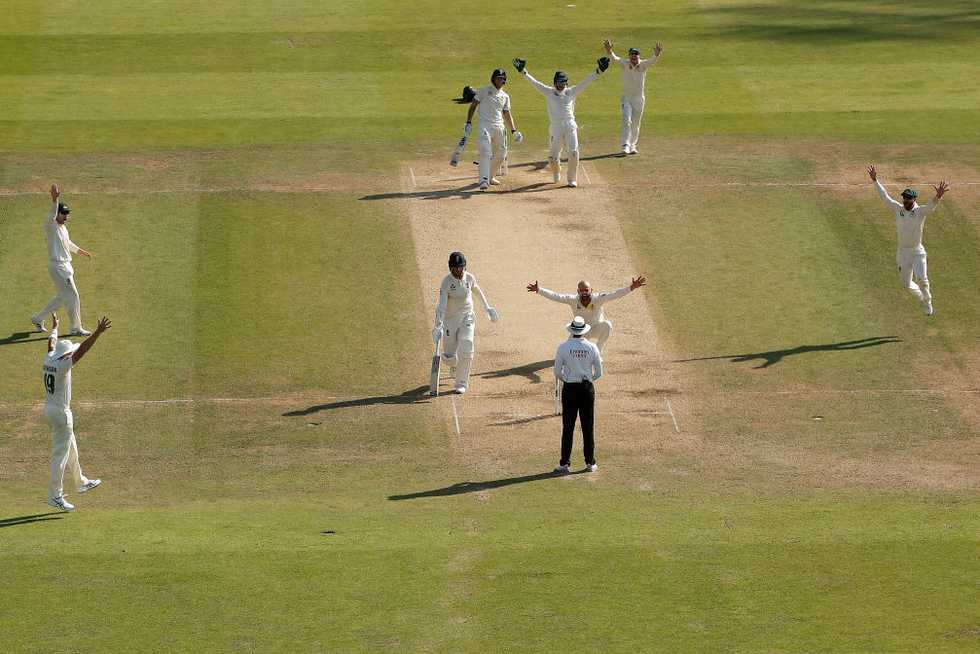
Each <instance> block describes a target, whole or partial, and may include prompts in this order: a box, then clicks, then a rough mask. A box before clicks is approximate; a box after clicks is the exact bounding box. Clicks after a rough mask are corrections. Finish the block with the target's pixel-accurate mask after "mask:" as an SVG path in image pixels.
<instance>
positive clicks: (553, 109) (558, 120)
mask: <svg viewBox="0 0 980 654" xmlns="http://www.w3.org/2000/svg"><path fill="white" fill-rule="evenodd" d="M523 75H524V77H525V78H526V79H527V81H528V82H530V83H531V86H532V87H533V88H534V89H535V90H536V91H537V92H538V93H540V94H541V95H543V96H544V99H545V100H547V102H548V117H549V118H551V124H552V125H556V126H557V125H565V126H573V127H574V126H576V125H575V98H576V97H578V94H579V93H581V92H582V91H584V90H585V87H586V86H588V85H589V84H591V83H592V82H593V81H594V80H595V79H596V78H598V77H599V73H596V72H595V71H593V72H592V73H590V74H589V75H586V76H585V79H583V80H582V81H581V82H579V83H578V84H576V85H575V86H566V87H565V88H564V89H562V90H561V91H558V90H557V89H555V87H554V86H548V85H547V84H542V83H541V82H539V81H538V80H536V79H534V78H533V77H531V74H530V73H529V72H527V71H524V72H523Z"/></svg>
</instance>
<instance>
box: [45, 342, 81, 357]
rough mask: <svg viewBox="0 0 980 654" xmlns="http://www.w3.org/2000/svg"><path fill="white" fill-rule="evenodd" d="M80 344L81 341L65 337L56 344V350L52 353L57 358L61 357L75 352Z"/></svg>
mask: <svg viewBox="0 0 980 654" xmlns="http://www.w3.org/2000/svg"><path fill="white" fill-rule="evenodd" d="M80 345H81V343H72V342H71V341H69V340H68V339H67V338H63V339H61V340H60V341H58V344H57V345H55V346H54V352H52V354H54V358H55V359H60V358H61V357H63V356H65V355H66V354H72V353H74V352H75V350H77V349H78V348H79V346H80Z"/></svg>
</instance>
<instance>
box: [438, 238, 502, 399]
mask: <svg viewBox="0 0 980 654" xmlns="http://www.w3.org/2000/svg"><path fill="white" fill-rule="evenodd" d="M473 291H476V293H477V295H478V296H479V297H480V302H482V303H483V308H484V310H485V311H486V313H487V318H488V319H489V320H490V322H497V321H498V320H500V316H499V315H498V314H497V310H496V309H494V308H493V307H492V306H490V303H489V302H488V301H487V296H486V295H485V294H484V293H483V289H481V288H480V286H479V284H477V283H476V277H474V276H473V274H472V273H469V272H467V271H466V257H465V256H463V253H462V252H453V253H451V254H450V255H449V274H448V275H446V277H445V278H444V279H443V280H442V284H441V285H440V287H439V303H438V305H437V306H436V324H435V326H434V327H433V328H432V342H433V343H435V346H436V351H437V353H438V349H439V343H440V341H441V342H442V360H443V362H445V363H447V364H448V365H449V366H450V367H452V368H455V369H456V385H455V387H454V388H453V393H456V394H458V395H462V394H463V393H465V392H466V389H467V388H468V387H469V378H470V369H471V368H472V367H473V357H474V355H475V354H476V347H475V345H474V339H475V334H476V329H475V325H476V315H475V313H474V311H473ZM436 375H437V378H436V380H435V381H436V384H435V387H434V388H432V389H431V390H430V392H431V393H432V395H436V394H437V393H438V372H436Z"/></svg>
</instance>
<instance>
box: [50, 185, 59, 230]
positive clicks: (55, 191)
mask: <svg viewBox="0 0 980 654" xmlns="http://www.w3.org/2000/svg"><path fill="white" fill-rule="evenodd" d="M59 197H61V190H60V189H59V188H58V185H57V184H52V185H51V211H50V213H48V222H54V219H55V218H57V217H58V198H59Z"/></svg>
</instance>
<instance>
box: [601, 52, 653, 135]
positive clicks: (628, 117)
mask: <svg viewBox="0 0 980 654" xmlns="http://www.w3.org/2000/svg"><path fill="white" fill-rule="evenodd" d="M602 46H603V47H604V48H605V49H606V54H608V55H609V56H610V57H612V60H613V61H615V62H616V63H617V64H619V66H620V68H622V69H623V96H622V98H620V108H621V109H622V111H623V122H622V127H621V129H620V137H621V138H620V140H621V141H622V143H623V154H636V142H637V141H638V140H639V138H640V121H641V120H643V106H644V105H645V104H646V96H645V95H644V94H643V90H644V86H645V85H646V79H647V70H649V69H650V67H651V66H653V65H654V64H655V63H657V60H658V59H660V53H661V52H663V51H664V47H663V45H661V44H660V43H659V42H658V43H657V44H656V45H655V46H653V56H652V57H651V58H649V59H640V51H639V50H638V49H636V48H630V49H629V58H627V59H623V58H622V57H617V56H616V53H615V52H613V44H612V42H611V41H610V40H609V39H606V40H604V41H603V42H602Z"/></svg>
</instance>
